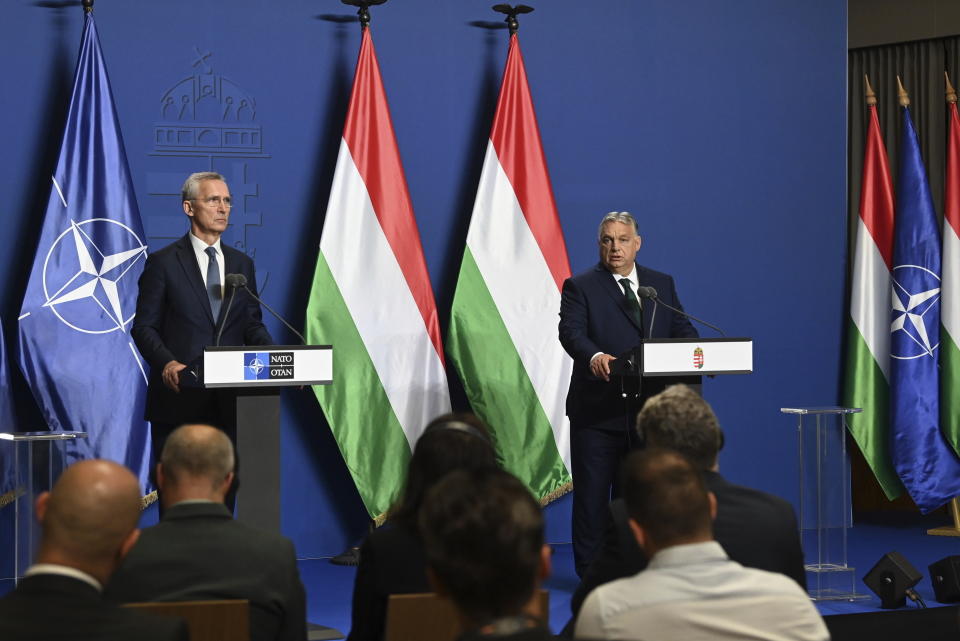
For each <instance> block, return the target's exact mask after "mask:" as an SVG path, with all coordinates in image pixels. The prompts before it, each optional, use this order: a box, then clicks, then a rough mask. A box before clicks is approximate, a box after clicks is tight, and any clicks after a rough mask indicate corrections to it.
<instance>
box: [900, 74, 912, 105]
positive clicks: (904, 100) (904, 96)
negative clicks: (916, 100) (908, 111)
mask: <svg viewBox="0 0 960 641" xmlns="http://www.w3.org/2000/svg"><path fill="white" fill-rule="evenodd" d="M897 97H898V98H899V99H900V106H901V107H909V106H910V94H908V93H907V90H906V89H904V88H903V83H902V82H900V76H897Z"/></svg>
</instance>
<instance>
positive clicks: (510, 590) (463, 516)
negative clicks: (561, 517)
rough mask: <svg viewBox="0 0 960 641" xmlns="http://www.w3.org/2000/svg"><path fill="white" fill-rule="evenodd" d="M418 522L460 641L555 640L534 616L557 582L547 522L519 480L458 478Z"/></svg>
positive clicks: (491, 474) (494, 473)
mask: <svg viewBox="0 0 960 641" xmlns="http://www.w3.org/2000/svg"><path fill="white" fill-rule="evenodd" d="M419 522H420V531H421V532H422V533H423V541H424V548H425V550H426V554H427V563H428V567H429V570H428V572H429V574H430V578H431V583H432V584H433V586H434V589H435V591H436V592H437V593H438V594H440V595H444V596H448V597H449V598H450V599H451V600H452V601H453V604H454V606H455V607H456V610H457V615H458V617H459V619H460V622H461V624H462V627H463V629H464V630H465V632H464V634H463V635H462V636H461V637H460V639H459V641H480V640H481V639H497V640H500V641H507V640H510V641H544V640H547V639H553V638H554V637H553V636H552V635H551V634H550V631H549V630H548V629H547V628H546V627H545V626H544V624H543V623H542V622H541V621H539V620H538V619H536V618H535V617H534V616H533V612H534V609H533V606H534V605H535V604H536V600H537V590H538V588H539V586H540V583H541V581H543V580H544V579H546V578H547V576H549V574H550V547H549V546H547V545H544V542H543V515H542V513H541V511H540V505H539V504H538V503H537V501H536V500H535V499H534V498H533V495H532V494H530V491H529V490H528V489H527V488H526V486H524V484H523V483H521V482H520V481H519V480H518V479H517V478H516V477H515V476H513V475H512V474H510V473H509V472H506V471H504V470H502V469H500V468H496V467H488V468H484V469H473V470H460V471H456V472H452V473H451V474H449V475H448V476H447V477H446V478H444V479H443V480H442V481H440V482H439V483H438V484H437V485H436V486H435V487H434V488H433V489H431V490H430V492H428V493H427V497H426V499H425V500H424V504H423V508H422V509H421V511H420V519H419ZM544 614H545V613H544ZM425 624H428V623H426V622H425Z"/></svg>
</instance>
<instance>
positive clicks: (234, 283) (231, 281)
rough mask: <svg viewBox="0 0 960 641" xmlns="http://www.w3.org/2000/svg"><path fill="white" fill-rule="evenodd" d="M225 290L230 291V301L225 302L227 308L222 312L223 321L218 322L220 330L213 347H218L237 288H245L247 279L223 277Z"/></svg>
mask: <svg viewBox="0 0 960 641" xmlns="http://www.w3.org/2000/svg"><path fill="white" fill-rule="evenodd" d="M223 280H224V283H225V284H226V286H227V289H228V290H229V291H230V299H229V300H228V301H227V308H226V309H225V310H224V311H223V320H222V321H221V322H220V329H218V330H217V340H215V341H214V342H213V346H214V347H220V337H221V336H223V327H224V326H225V325H226V324H227V315H228V314H229V313H230V308H231V307H232V306H233V299H234V298H236V296H237V288H238V287H243V288H244V289H246V287H247V277H246V276H244V275H243V274H227V275H226V276H224V277H223Z"/></svg>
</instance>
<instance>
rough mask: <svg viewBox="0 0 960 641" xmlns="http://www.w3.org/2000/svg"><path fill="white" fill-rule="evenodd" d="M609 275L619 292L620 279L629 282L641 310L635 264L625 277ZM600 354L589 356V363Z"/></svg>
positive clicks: (621, 289) (624, 293)
mask: <svg viewBox="0 0 960 641" xmlns="http://www.w3.org/2000/svg"><path fill="white" fill-rule="evenodd" d="M610 275H611V276H613V282H615V283H616V284H617V289H619V290H620V291H621V292H623V285H621V284H620V279H621V278H626V279H627V280H629V281H630V289H632V290H633V295H634V296H636V298H637V302H638V303H640V309H643V303H641V302H640V297H639V296H637V288H638V287H640V282H639V281H638V280H637V264H636V263H634V264H633V266H632V267H631V268H630V273H629V274H627V275H626V276H621V275H620V274H615V273H613V272H610ZM623 295H624V296H626V295H627V293H626V292H623ZM600 354H603V352H597V353H596V354H594V355H593V356H591V357H590V362H591V363H592V362H593V359H595V358H596V357H597V356H600Z"/></svg>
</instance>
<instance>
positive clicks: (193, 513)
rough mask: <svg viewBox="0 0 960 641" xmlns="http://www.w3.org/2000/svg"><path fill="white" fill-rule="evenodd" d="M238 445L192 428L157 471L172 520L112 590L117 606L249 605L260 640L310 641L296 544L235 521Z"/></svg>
mask: <svg viewBox="0 0 960 641" xmlns="http://www.w3.org/2000/svg"><path fill="white" fill-rule="evenodd" d="M233 469H234V453H233V445H232V444H231V443H230V439H229V438H228V437H227V435H226V434H224V433H223V432H221V431H220V430H218V429H216V428H214V427H211V426H209V425H184V426H181V427H178V428H177V429H176V430H174V431H173V432H172V433H171V434H170V436H169V437H168V438H167V441H166V443H165V444H164V446H163V452H162V454H161V455H160V463H158V464H157V484H158V485H159V487H160V490H161V494H160V496H161V500H162V501H163V502H164V508H165V511H164V514H163V517H162V518H161V520H160V523H158V524H157V525H155V526H153V527H151V528H147V529H145V530H144V531H143V533H142V535H141V537H140V540H139V542H138V543H137V544H136V545H135V546H133V549H132V550H131V551H130V554H129V555H127V558H126V560H125V561H124V563H123V565H122V566H121V567H120V569H119V570H118V571H117V573H116V575H115V576H114V579H113V581H111V582H110V585H109V587H108V589H107V597H108V598H110V599H113V600H114V601H121V602H132V601H186V600H206V599H211V600H212V599H247V600H248V601H249V602H250V638H251V640H252V641H273V640H277V641H304V640H305V639H306V637H307V622H306V603H305V601H306V598H305V595H304V590H303V585H302V584H301V582H300V575H299V572H298V571H297V561H296V555H295V554H294V549H293V544H292V543H291V542H290V541H289V540H288V539H287V538H285V537H283V536H280V535H279V534H274V533H271V532H264V531H261V530H257V529H255V528H252V527H250V526H248V525H246V524H244V523H240V522H237V521H234V520H233V517H232V516H231V514H230V511H229V510H228V509H227V507H226V505H224V496H225V495H226V493H227V490H228V489H229V488H230V485H231V483H232V482H233Z"/></svg>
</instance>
